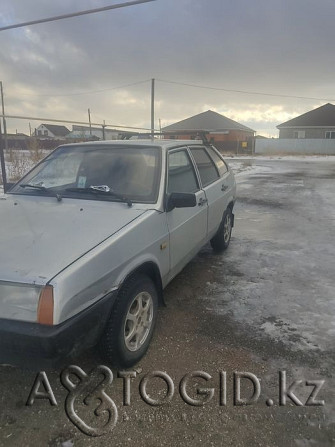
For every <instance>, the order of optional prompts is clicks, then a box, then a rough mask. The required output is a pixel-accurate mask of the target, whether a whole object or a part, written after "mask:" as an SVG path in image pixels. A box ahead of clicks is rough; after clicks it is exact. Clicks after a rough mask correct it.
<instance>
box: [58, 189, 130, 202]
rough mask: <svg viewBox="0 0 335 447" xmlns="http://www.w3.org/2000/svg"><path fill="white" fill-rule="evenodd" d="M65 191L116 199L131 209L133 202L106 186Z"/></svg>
mask: <svg viewBox="0 0 335 447" xmlns="http://www.w3.org/2000/svg"><path fill="white" fill-rule="evenodd" d="M65 191H68V192H81V193H91V194H97V195H98V194H102V195H108V196H113V197H115V198H116V199H119V200H120V201H121V202H125V203H126V204H127V205H128V206H129V207H131V206H132V205H133V202H132V201H131V200H130V199H128V198H127V197H124V196H123V195H122V194H119V193H117V192H115V191H113V190H112V189H110V187H109V186H107V185H97V186H95V185H92V186H90V187H89V188H66V189H65Z"/></svg>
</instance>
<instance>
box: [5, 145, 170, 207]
mask: <svg viewBox="0 0 335 447" xmlns="http://www.w3.org/2000/svg"><path fill="white" fill-rule="evenodd" d="M160 160H161V155H160V150H159V148H157V147H149V146H140V147H138V146H137V147H134V146H131V145H129V146H122V145H119V146H118V145H110V146H107V145H106V146H104V145H87V146H84V145H83V146H74V145H73V146H61V147H59V148H58V149H56V150H55V151H54V152H53V153H52V154H51V155H50V156H49V157H47V158H46V159H45V160H43V161H42V163H40V164H39V165H37V166H36V167H35V168H34V169H33V170H32V171H31V172H29V173H28V174H27V175H26V176H25V177H23V178H22V179H21V180H20V182H18V183H17V184H16V185H15V187H14V188H12V190H11V191H10V192H11V193H14V194H29V195H41V194H44V195H48V194H50V195H54V194H60V195H61V196H62V197H75V198H82V199H94V200H120V197H121V196H122V197H124V198H126V199H129V200H131V201H132V202H143V203H154V202H156V200H157V196H158V185H159V179H160V165H161V163H160ZM91 193H93V194H91ZM104 193H106V194H104ZM107 193H109V194H107ZM118 196H119V197H118Z"/></svg>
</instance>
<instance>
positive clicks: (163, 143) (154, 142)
mask: <svg viewBox="0 0 335 447" xmlns="http://www.w3.org/2000/svg"><path fill="white" fill-rule="evenodd" d="M199 144H204V142H203V141H202V140H159V139H146V140H144V139H143V140H100V141H86V142H82V143H69V144H65V145H62V146H83V145H85V146H106V145H107V146H132V147H136V146H138V147H139V148H140V147H141V146H152V147H161V148H163V149H166V150H167V149H171V148H175V147H180V146H190V145H199Z"/></svg>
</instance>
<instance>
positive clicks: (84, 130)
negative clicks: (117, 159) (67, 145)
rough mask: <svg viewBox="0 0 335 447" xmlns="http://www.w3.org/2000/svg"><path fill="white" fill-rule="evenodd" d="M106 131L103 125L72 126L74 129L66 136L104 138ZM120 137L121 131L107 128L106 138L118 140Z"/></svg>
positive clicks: (72, 137)
mask: <svg viewBox="0 0 335 447" xmlns="http://www.w3.org/2000/svg"><path fill="white" fill-rule="evenodd" d="M103 135H104V132H103V130H102V126H101V127H93V126H92V127H91V128H90V127H89V126H77V125H76V126H75V125H74V126H72V131H71V132H70V133H69V134H68V135H67V136H66V138H69V139H86V140H89V139H93V140H103ZM119 138H120V132H119V131H118V130H115V129H107V128H105V140H118V139H119Z"/></svg>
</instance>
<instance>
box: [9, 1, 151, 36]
mask: <svg viewBox="0 0 335 447" xmlns="http://www.w3.org/2000/svg"><path fill="white" fill-rule="evenodd" d="M155 1H156V0H135V1H131V2H126V3H118V4H116V5H110V6H104V7H103V8H95V9H87V10H86V11H79V12H73V13H70V14H63V15H60V16H54V17H48V18H46V19H39V20H31V21H30V22H23V23H16V24H14V25H8V26H3V27H1V28H0V31H6V30H9V29H13V28H22V27H24V26H30V25H37V24H39V23H46V22H55V21H56V20H63V19H69V18H71V17H78V16H83V15H86V14H94V13H96V12H102V11H109V10H111V9H118V8H126V7H128V6H134V5H139V4H141V3H149V2H155Z"/></svg>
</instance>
